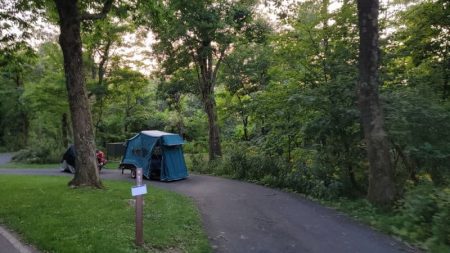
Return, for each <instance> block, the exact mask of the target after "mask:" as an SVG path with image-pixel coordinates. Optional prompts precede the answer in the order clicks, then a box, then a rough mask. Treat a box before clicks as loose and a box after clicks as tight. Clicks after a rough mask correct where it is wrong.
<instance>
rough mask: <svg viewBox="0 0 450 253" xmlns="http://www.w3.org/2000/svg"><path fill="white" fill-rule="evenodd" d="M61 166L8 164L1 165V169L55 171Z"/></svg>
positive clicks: (57, 164)
mask: <svg viewBox="0 0 450 253" xmlns="http://www.w3.org/2000/svg"><path fill="white" fill-rule="evenodd" d="M60 166H61V165H60V164H59V163H44V164H38V163H15V162H10V163H7V164H2V165H0V169H25V168H26V169H54V168H59V167H60Z"/></svg>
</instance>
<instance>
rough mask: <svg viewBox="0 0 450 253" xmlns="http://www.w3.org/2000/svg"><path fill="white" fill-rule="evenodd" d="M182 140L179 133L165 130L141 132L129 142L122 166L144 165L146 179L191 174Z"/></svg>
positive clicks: (162, 178) (166, 179) (166, 178)
mask: <svg viewBox="0 0 450 253" xmlns="http://www.w3.org/2000/svg"><path fill="white" fill-rule="evenodd" d="M183 143H184V142H183V139H182V138H181V137H180V136H179V135H178V134H173V133H166V132H162V131H156V130H151V131H141V132H140V133H138V134H137V135H135V136H134V137H133V138H131V139H129V140H128V141H127V142H126V148H125V154H124V156H123V159H122V162H121V164H120V168H121V169H122V173H123V170H124V169H130V170H131V172H132V176H133V177H134V176H135V169H136V168H142V170H143V174H144V176H145V177H146V178H148V179H150V178H152V179H159V180H161V181H174V180H180V179H183V178H186V177H188V172H187V168H186V163H185V161H184V156H183V149H182V147H181V145H182V144H183Z"/></svg>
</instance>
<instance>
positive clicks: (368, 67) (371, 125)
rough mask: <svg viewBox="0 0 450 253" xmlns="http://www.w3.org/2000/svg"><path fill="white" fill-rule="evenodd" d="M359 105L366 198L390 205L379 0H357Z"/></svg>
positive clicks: (392, 196)
mask: <svg viewBox="0 0 450 253" xmlns="http://www.w3.org/2000/svg"><path fill="white" fill-rule="evenodd" d="M357 3H358V20H359V32H360V34H359V35H360V43H359V80H358V91H359V94H358V95H359V101H358V102H359V108H360V111H361V124H362V127H363V130H364V137H365V140H366V145H367V155H368V159H369V189H368V193H367V198H368V200H369V201H370V202H371V203H373V204H375V205H378V206H383V207H389V206H390V205H392V203H393V201H394V200H395V197H396V189H395V184H394V173H393V170H392V168H391V161H390V153H389V146H388V140H387V136H386V132H385V131H384V119H383V112H382V108H381V105H380V102H379V97H378V82H379V80H378V67H379V48H378V7H379V3H378V0H374V1H372V0H358V2H357Z"/></svg>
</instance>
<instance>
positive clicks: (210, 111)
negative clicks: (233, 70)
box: [197, 41, 222, 161]
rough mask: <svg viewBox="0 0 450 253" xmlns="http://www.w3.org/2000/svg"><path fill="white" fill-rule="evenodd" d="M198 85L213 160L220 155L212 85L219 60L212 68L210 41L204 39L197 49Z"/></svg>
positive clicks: (220, 149)
mask: <svg viewBox="0 0 450 253" xmlns="http://www.w3.org/2000/svg"><path fill="white" fill-rule="evenodd" d="M197 53H198V58H197V60H198V66H199V68H200V71H199V85H200V92H201V97H202V102H203V106H204V109H205V112H206V115H207V116H208V129H209V131H208V132H209V160H210V161H211V160H214V159H216V158H219V157H221V156H222V148H221V145H220V131H219V124H218V120H217V111H216V100H215V97H214V86H215V83H216V75H217V70H218V68H219V65H220V60H219V62H218V63H217V64H216V67H215V69H214V66H213V65H214V64H213V57H212V51H211V42H210V41H205V42H204V43H203V47H201V48H200V49H199V50H198V52H197Z"/></svg>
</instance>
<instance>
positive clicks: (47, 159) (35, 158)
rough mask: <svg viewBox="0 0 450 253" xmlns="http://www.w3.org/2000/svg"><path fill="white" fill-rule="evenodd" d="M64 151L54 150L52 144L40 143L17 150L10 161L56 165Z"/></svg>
mask: <svg viewBox="0 0 450 253" xmlns="http://www.w3.org/2000/svg"><path fill="white" fill-rule="evenodd" d="M63 152H64V150H61V149H59V148H55V146H54V145H53V144H52V143H49V142H41V143H38V144H35V145H30V146H29V147H28V148H26V149H22V150H19V151H18V152H17V153H16V154H15V155H14V157H13V158H12V160H13V161H14V162H23V163H58V162H60V161H61V158H62V154H63Z"/></svg>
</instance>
